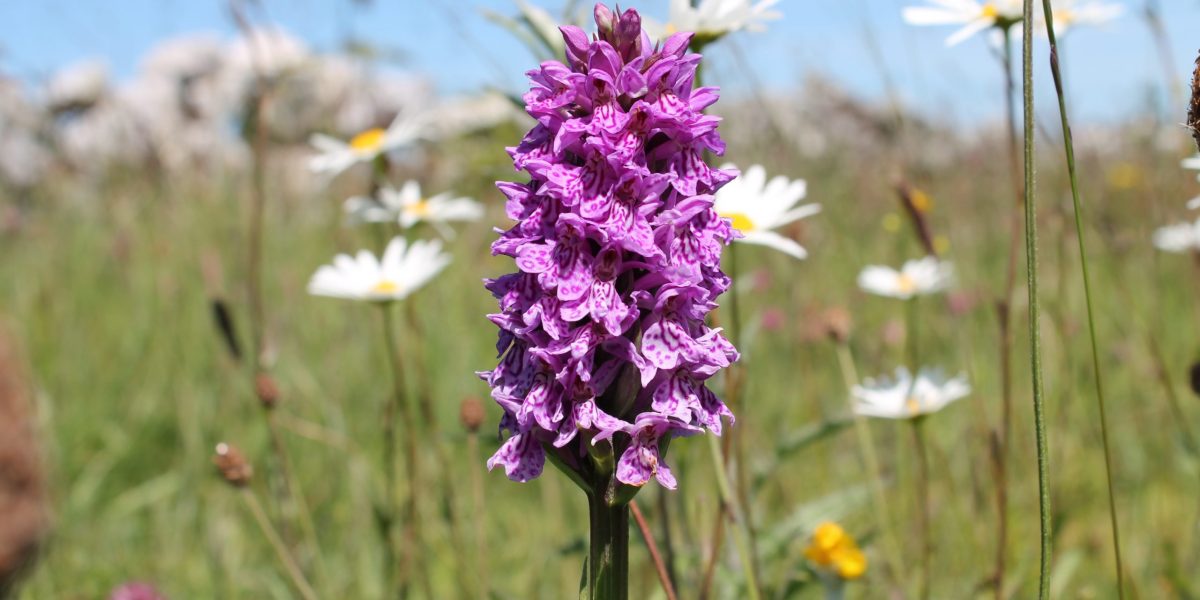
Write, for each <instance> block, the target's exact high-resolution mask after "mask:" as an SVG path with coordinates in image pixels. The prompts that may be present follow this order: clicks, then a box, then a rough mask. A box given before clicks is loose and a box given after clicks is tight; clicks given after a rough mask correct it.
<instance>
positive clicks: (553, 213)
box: [479, 5, 738, 488]
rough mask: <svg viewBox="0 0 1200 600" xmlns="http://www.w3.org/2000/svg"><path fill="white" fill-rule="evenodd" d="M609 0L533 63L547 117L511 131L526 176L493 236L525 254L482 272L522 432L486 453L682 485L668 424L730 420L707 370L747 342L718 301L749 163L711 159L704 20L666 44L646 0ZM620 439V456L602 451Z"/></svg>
mask: <svg viewBox="0 0 1200 600" xmlns="http://www.w3.org/2000/svg"><path fill="white" fill-rule="evenodd" d="M595 17H596V24H597V30H598V33H597V34H596V36H595V37H589V36H588V34H586V33H585V32H584V31H583V30H582V29H580V28H577V27H562V28H561V31H562V35H563V40H564V42H565V48H566V56H565V57H564V58H565V60H564V61H563V62H557V61H548V62H544V63H542V64H541V65H539V66H538V67H537V68H535V69H533V70H531V71H529V73H528V75H529V79H530V82H531V85H530V90H529V92H528V93H526V94H525V95H524V101H525V105H526V110H527V112H528V113H529V114H530V116H532V117H533V118H534V120H535V121H536V123H537V124H536V125H535V126H534V127H533V129H532V130H530V131H529V133H527V134H526V135H525V137H524V139H523V140H522V141H521V142H520V143H519V144H518V145H517V146H515V147H512V148H509V149H508V152H509V155H510V156H511V157H512V160H513V164H514V166H515V167H516V168H517V169H518V170H521V171H524V172H525V174H526V175H527V176H528V181H527V182H498V183H497V187H498V188H499V189H500V190H501V192H503V193H504V195H505V197H506V198H507V202H506V204H505V211H506V213H507V215H508V217H509V218H511V219H512V220H513V221H515V224H514V225H513V226H512V227H511V228H509V229H507V230H505V231H503V232H502V233H500V236H499V239H497V240H496V241H495V242H494V243H493V244H492V252H493V254H496V255H503V256H509V257H511V258H513V259H514V261H515V263H516V268H517V270H516V271H515V272H513V273H509V274H506V275H502V276H500V277H497V278H495V279H490V280H488V281H487V282H486V287H487V289H488V290H489V291H490V292H491V293H492V295H493V296H494V297H495V298H496V300H497V303H498V304H499V311H498V312H496V313H494V314H492V315H489V316H488V318H489V319H490V320H491V321H492V322H493V323H494V324H496V325H497V327H499V329H500V332H499V339H498V341H497V345H496V348H497V351H498V354H499V357H498V358H499V364H498V365H497V366H496V367H495V368H493V369H491V370H488V371H484V372H482V373H480V374H479V375H480V377H481V378H482V379H483V380H484V381H486V382H487V383H488V385H489V386H490V387H491V395H492V398H493V399H494V400H495V401H496V403H497V404H498V405H499V406H500V407H501V408H502V410H503V411H504V415H503V417H502V419H501V422H500V429H501V432H502V433H504V432H507V434H508V438H507V440H506V441H505V442H504V444H503V445H502V446H501V448H500V450H499V451H498V452H496V454H495V455H493V456H492V457H491V458H490V459H489V460H488V468H489V469H492V468H496V467H502V468H503V469H504V471H505V473H506V474H507V475H508V477H509V478H510V479H513V480H515V481H528V480H530V479H533V478H535V477H538V476H539V475H540V474H541V472H542V469H543V466H544V464H545V460H546V453H548V452H549V453H553V455H554V457H555V458H556V461H555V463H556V464H559V465H565V467H566V468H568V469H571V470H573V471H575V472H576V473H577V474H579V475H580V476H581V477H584V478H585V479H587V480H589V481H592V480H593V479H595V478H599V477H611V478H613V479H615V480H616V482H618V483H620V484H622V485H625V486H632V487H639V486H643V485H646V484H647V483H649V482H650V481H651V480H654V481H657V482H658V484H659V485H662V486H664V487H667V488H674V487H675V485H676V481H675V478H674V477H673V476H672V473H671V470H670V467H669V466H668V465H667V462H666V460H665V459H666V457H665V451H666V448H667V446H668V444H669V441H670V440H671V439H672V438H675V437H682V436H688V435H694V434H699V433H701V432H705V431H708V432H712V433H714V434H720V432H721V429H722V425H723V421H724V420H728V421H729V422H732V420H733V415H732V413H731V412H730V411H729V409H728V408H727V407H726V406H725V405H724V403H722V402H721V400H720V399H718V398H717V397H716V395H714V394H713V393H712V392H711V391H710V390H708V389H707V388H706V386H705V381H706V380H707V379H708V378H710V377H712V376H713V375H714V374H715V373H716V372H717V371H719V370H720V369H722V368H724V367H726V366H728V365H729V364H730V363H732V362H733V361H735V360H737V358H738V354H737V351H736V350H735V349H734V348H733V346H732V345H731V344H730V343H729V342H728V341H727V340H726V339H725V338H724V337H723V336H722V334H721V331H720V330H719V329H714V328H711V327H709V326H708V324H707V323H706V321H705V317H706V315H707V314H708V313H709V312H710V311H711V310H713V309H714V308H715V307H716V299H717V297H718V296H719V295H720V294H721V293H722V292H724V291H725V290H727V289H728V288H729V285H730V281H729V278H728V277H726V276H725V274H724V273H722V272H721V270H720V260H721V252H722V249H723V248H724V246H726V245H727V244H729V243H731V242H732V241H733V240H734V238H735V237H736V236H737V234H736V233H735V232H734V230H733V229H732V228H731V227H730V225H729V221H728V220H727V219H723V218H721V217H720V216H719V215H718V214H717V211H716V210H715V209H714V206H713V203H714V194H715V193H717V192H718V190H719V189H720V188H721V187H722V186H724V185H725V184H727V183H728V182H729V181H730V180H732V179H733V178H734V177H735V176H736V173H735V172H731V171H727V170H724V169H715V168H712V167H710V166H708V165H707V164H706V163H705V161H704V160H703V157H704V155H705V153H708V152H711V153H714V154H718V155H719V154H721V153H723V152H724V149H725V146H724V143H723V142H722V141H721V138H720V136H719V135H718V134H717V131H716V126H717V123H718V121H719V119H717V118H716V117H712V116H709V115H706V114H704V109H705V108H707V107H708V106H709V105H711V104H712V103H713V102H715V101H716V99H717V90H716V89H715V88H710V87H700V88H697V87H696V86H695V84H694V81H695V72H696V68H697V65H698V64H699V60H700V57H699V55H696V54H690V53H689V52H688V46H689V42H690V41H691V34H676V35H673V36H670V37H669V38H667V39H666V40H664V41H662V42H661V43H658V44H656V43H654V42H652V41H651V39H650V38H649V36H648V35H647V34H646V33H645V32H644V31H642V26H641V17H640V16H639V15H638V13H637V12H636V11H634V10H627V11H625V12H623V13H620V14H617V13H614V12H612V11H610V10H608V9H607V8H605V7H603V6H602V5H597V7H596V10H595ZM606 444H610V445H611V448H612V451H613V453H614V454H613V456H614V458H615V459H616V460H615V461H614V462H613V463H612V464H611V467H601V466H600V463H599V462H597V461H594V460H591V459H589V458H588V457H589V456H590V455H592V454H593V453H594V450H595V448H596V447H597V446H600V445H606ZM602 468H611V469H612V470H611V471H610V472H607V473H604V472H601V471H600V470H599V469H602Z"/></svg>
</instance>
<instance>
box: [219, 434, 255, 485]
mask: <svg viewBox="0 0 1200 600" xmlns="http://www.w3.org/2000/svg"><path fill="white" fill-rule="evenodd" d="M213 464H215V465H217V470H218V471H220V472H221V477H224V478H225V481H228V482H229V484H230V485H233V486H235V487H244V486H245V485H246V484H248V483H250V478H251V477H253V476H254V467H252V466H250V462H249V461H247V460H246V457H245V456H244V455H242V452H241V451H240V450H238V449H237V448H235V447H233V446H230V445H229V444H226V443H225V442H221V443H220V444H217V453H216V455H214V456H213Z"/></svg>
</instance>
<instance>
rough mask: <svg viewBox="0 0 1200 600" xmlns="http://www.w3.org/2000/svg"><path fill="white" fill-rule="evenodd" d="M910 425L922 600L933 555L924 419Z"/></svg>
mask: <svg viewBox="0 0 1200 600" xmlns="http://www.w3.org/2000/svg"><path fill="white" fill-rule="evenodd" d="M914 377H916V376H915V375H914ZM914 381H916V380H915V379H914ZM910 423H911V424H912V433H913V447H914V448H915V449H916V451H917V502H918V503H920V505H921V509H920V511H921V512H920V517H919V518H918V520H917V523H918V527H919V528H920V530H921V589H920V592H919V595H918V597H919V598H922V599H923V600H924V599H928V598H929V590H930V588H931V587H932V586H931V585H930V581H929V562H930V558H931V557H932V555H933V540H931V539H930V537H929V521H930V518H929V514H930V509H929V454H928V452H927V451H926V449H925V428H924V427H923V425H924V423H925V418H924V417H923V416H921V415H918V416H916V417H913V418H912V419H911V420H910Z"/></svg>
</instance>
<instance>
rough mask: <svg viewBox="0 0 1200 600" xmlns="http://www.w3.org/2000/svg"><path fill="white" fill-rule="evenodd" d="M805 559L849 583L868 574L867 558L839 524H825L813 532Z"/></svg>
mask: <svg viewBox="0 0 1200 600" xmlns="http://www.w3.org/2000/svg"><path fill="white" fill-rule="evenodd" d="M804 557H805V558H807V559H808V560H809V561H810V562H812V563H813V564H814V565H816V566H817V567H818V568H819V569H820V570H821V571H822V572H824V573H828V574H831V575H835V576H836V577H837V578H838V579H841V580H843V581H849V580H852V579H858V578H859V577H862V576H863V574H864V573H866V572H867V556H866V554H863V551H862V550H861V549H859V547H858V543H857V542H855V541H854V538H853V537H851V536H850V534H848V533H846V530H845V529H843V528H842V526H841V525H838V524H837V523H831V522H825V523H821V524H820V525H818V526H817V529H816V530H815V531H813V536H812V541H811V542H810V543H809V545H808V548H805V549H804Z"/></svg>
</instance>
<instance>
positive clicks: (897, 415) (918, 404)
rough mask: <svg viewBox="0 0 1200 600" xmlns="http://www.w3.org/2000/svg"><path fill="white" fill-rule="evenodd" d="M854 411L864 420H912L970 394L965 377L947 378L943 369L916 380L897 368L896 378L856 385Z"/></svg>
mask: <svg viewBox="0 0 1200 600" xmlns="http://www.w3.org/2000/svg"><path fill="white" fill-rule="evenodd" d="M851 393H852V395H853V396H854V400H855V404H854V412H855V413H857V414H860V415H863V416H865V417H880V418H883V419H911V418H913V417H919V416H921V415H927V414H930V413H935V412H937V411H939V410H942V409H943V408H945V407H946V405H947V404H950V403H951V402H954V401H955V400H958V399H959V398H962V397H964V396H966V395H967V394H970V393H971V386H970V385H969V384H967V378H966V376H965V375H961V374H960V375H959V376H958V377H955V378H954V379H949V380H948V379H946V378H945V376H944V375H943V374H942V372H941V370H936V369H921V370H920V371H918V372H917V378H916V380H915V381H914V380H913V377H912V374H911V373H909V372H908V369H906V368H904V367H899V368H897V369H896V377H895V379H888V378H883V379H881V380H874V379H867V380H865V381H864V382H863V385H856V386H854V390H853V391H852V392H851Z"/></svg>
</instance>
